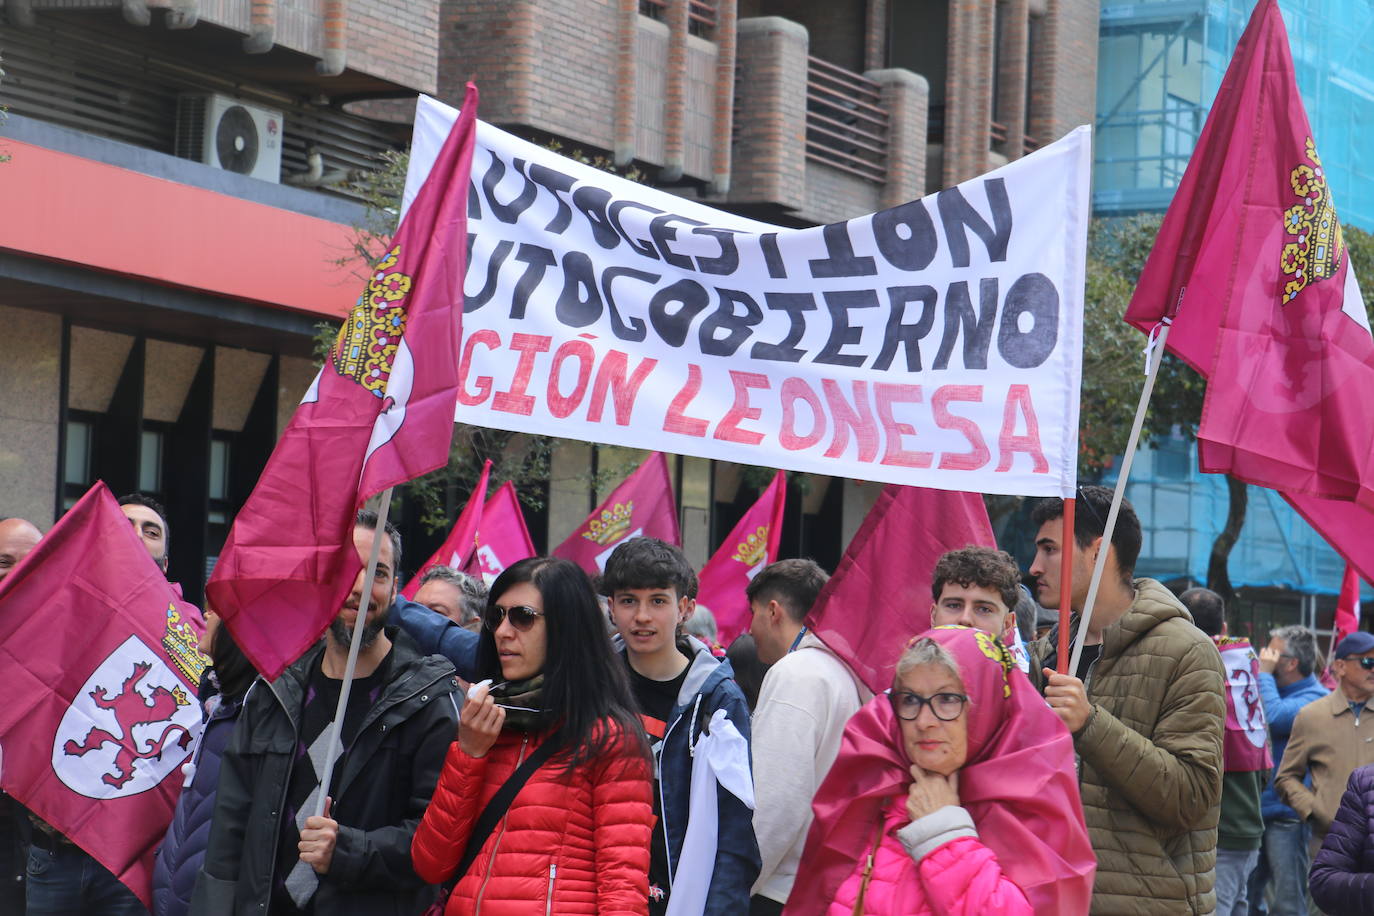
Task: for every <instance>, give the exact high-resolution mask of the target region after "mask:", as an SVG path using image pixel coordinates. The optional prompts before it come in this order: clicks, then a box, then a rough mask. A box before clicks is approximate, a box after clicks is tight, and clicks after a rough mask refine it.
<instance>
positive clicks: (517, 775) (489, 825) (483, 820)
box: [450, 735, 563, 886]
mask: <svg viewBox="0 0 1374 916" xmlns="http://www.w3.org/2000/svg"><path fill="white" fill-rule="evenodd" d="M562 743H563V742H562V740H561V738H560V737H559V736H558V735H553V736H552V737H550V738H549V739H548V740H546V741H545V742H544V743H543V744H541V745H539V747H537V748H535V749H534V753H533V754H530V755H529V756H528V757H526V758H525V762H524V763H522V764H520V767H519V768H518V769H517V770H516V771H515V772H514V773H512V774H511V776H510V778H509V779H507V780H506V781H505V782H504V783H502V784H501V788H499V789H497V790H496V794H495V795H493V796H492V797H491V800H490V801H488V802H487V804H486V807H484V808H483V809H482V813H481V814H479V815H478V816H477V822H476V823H475V824H474V825H473V827H472V833H470V834H468V844H467V847H466V848H464V850H463V858H462V860H461V861H459V863H458V870H457V871H456V872H454V873H453V877H452V878H451V879H450V881H451V883H452V884H453V885H455V886H456V885H457V884H458V882H459V881H460V880H462V877H463V875H465V874H467V871H468V869H469V868H471V867H472V863H473V860H475V859H476V858H477V853H479V852H481V851H482V847H483V846H484V845H485V844H486V842H487V837H489V836H491V832H492V831H493V830H495V829H496V825H497V824H498V823H500V821H501V818H503V817H505V816H506V812H507V811H508V810H510V804H511V802H513V801H515V796H516V795H517V794H518V793H519V792H520V790H521V788H523V787H524V785H525V783H526V782H528V781H529V778H530V777H531V776H533V775H534V771H535V770H537V769H539V768H540V767H541V766H543V765H544V763H545V762H547V761H548V759H549V758H550V757H552V756H553V755H554V754H556V753H558V750H559V747H560V746H561V745H562Z"/></svg>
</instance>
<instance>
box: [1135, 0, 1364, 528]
mask: <svg viewBox="0 0 1374 916" xmlns="http://www.w3.org/2000/svg"><path fill="white" fill-rule="evenodd" d="M1126 320H1127V321H1128V322H1130V323H1131V324H1133V325H1135V326H1136V327H1138V328H1140V329H1141V330H1144V331H1147V332H1148V331H1152V330H1153V329H1154V328H1155V327H1156V326H1157V325H1158V324H1160V323H1161V322H1168V321H1172V323H1173V327H1172V329H1171V331H1170V334H1169V339H1168V349H1170V350H1171V351H1173V352H1174V353H1176V354H1177V355H1178V356H1180V357H1181V358H1182V359H1184V360H1185V361H1186V362H1188V363H1189V364H1190V365H1192V366H1193V367H1194V368H1195V369H1197V370H1198V371H1199V372H1200V373H1202V374H1203V375H1204V376H1206V377H1207V379H1208V383H1207V394H1206V400H1205V402H1204V406H1203V411H1202V423H1201V426H1200V427H1199V430H1198V463H1199V467H1201V468H1202V470H1204V471H1208V472H1214V473H1229V474H1231V475H1233V476H1235V477H1237V478H1239V479H1242V480H1245V481H1248V482H1250V483H1254V484H1259V485H1261V486H1266V487H1271V488H1273V489H1276V490H1280V491H1283V492H1285V493H1288V494H1292V495H1303V496H1311V497H1318V498H1327V499H1341V500H1352V501H1357V502H1358V503H1359V504H1360V505H1361V506H1363V507H1364V508H1365V509H1370V510H1374V338H1371V336H1370V329H1369V320H1368V315H1367V313H1366V310H1365V305H1364V300H1363V298H1362V296H1361V294H1360V288H1359V284H1358V283H1357V282H1356V279H1355V273H1354V270H1353V269H1352V267H1351V263H1350V256H1349V252H1348V250H1347V248H1346V245H1345V241H1344V238H1343V233H1342V229H1341V225H1340V222H1339V220H1338V219H1337V215H1336V208H1335V205H1334V203H1333V201H1332V195H1331V190H1330V188H1329V186H1328V184H1327V174H1326V170H1325V168H1324V167H1323V164H1322V160H1321V158H1320V157H1319V156H1318V154H1317V146H1316V144H1315V142H1314V139H1313V136H1312V129H1311V126H1310V124H1309V123H1308V120H1307V114H1306V112H1305V111H1304V110H1303V105H1302V99H1301V97H1300V96H1299V94H1298V90H1297V84H1296V81H1295V79H1294V75H1293V61H1292V57H1291V54H1290V53H1289V48H1288V35H1287V32H1286V31H1285V29H1284V26H1283V16H1282V14H1281V13H1280V11H1279V7H1278V3H1277V2H1276V0H1261V2H1260V3H1258V4H1257V5H1256V7H1255V10H1254V13H1253V14H1252V16H1251V18H1250V23H1249V25H1248V26H1247V27H1246V30H1245V33H1244V34H1243V35H1242V36H1241V39H1240V42H1239V44H1238V45H1237V46H1236V51H1235V55H1234V57H1233V58H1232V60H1231V65H1230V67H1229V68H1228V70H1227V72H1226V76H1225V78H1224V79H1223V81H1222V85H1221V89H1220V90H1219V91H1218V93H1217V97H1216V101H1215V102H1214V103H1213V106H1212V110H1211V113H1210V115H1209V116H1208V118H1207V124H1206V126H1205V127H1204V128H1203V131H1202V135H1201V137H1200V138H1199V140H1198V145H1197V148H1196V150H1195V151H1194V152H1193V156H1192V159H1191V160H1190V161H1189V164H1188V168H1187V170H1186V171H1185V173H1184V176H1183V180H1182V182H1180V184H1179V187H1178V191H1177V193H1176V194H1175V195H1174V199H1173V203H1172V204H1171V205H1170V207H1169V211H1168V213H1167V214H1166V215H1165V218H1164V223H1163V225H1162V226H1161V228H1160V231H1159V237H1158V239H1157V240H1156V242H1155V246H1154V249H1153V251H1152V252H1151V254H1150V258H1149V261H1148V263H1147V264H1146V267H1145V270H1144V272H1143V273H1142V274H1141V277H1140V280H1139V282H1138V284H1137V286H1136V291H1135V295H1134V297H1133V298H1132V300H1131V305H1130V308H1129V309H1128V310H1127V312H1126Z"/></svg>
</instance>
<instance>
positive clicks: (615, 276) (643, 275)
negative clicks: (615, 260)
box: [601, 267, 661, 343]
mask: <svg viewBox="0 0 1374 916" xmlns="http://www.w3.org/2000/svg"><path fill="white" fill-rule="evenodd" d="M621 277H630V278H632V279H635V280H643V281H644V282H645V283H648V284H651V285H652V284H654V283H657V282H658V281H659V280H660V279H661V275H660V274H651V273H649V272H648V271H646V270H635V269H634V268H633V267H608V268H606V269H605V270H604V271H602V273H601V295H602V298H604V299H605V300H606V311H607V312H609V313H610V316H611V332H612V333H614V334H615V336H616V337H618V338H620V339H621V340H629V341H633V342H635V343H638V342H639V341H641V340H643V339H644V338H645V337H647V336H648V333H649V332H648V329H647V327H646V326H645V324H644V319H643V318H635V317H632V318H630V320H629V321H625V320H623V319H622V318H621V317H620V309H619V307H618V306H617V305H616V304H615V297H614V296H612V295H611V283H612V281H614V280H619V279H620V278H621Z"/></svg>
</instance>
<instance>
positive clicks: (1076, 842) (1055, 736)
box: [787, 627, 1097, 916]
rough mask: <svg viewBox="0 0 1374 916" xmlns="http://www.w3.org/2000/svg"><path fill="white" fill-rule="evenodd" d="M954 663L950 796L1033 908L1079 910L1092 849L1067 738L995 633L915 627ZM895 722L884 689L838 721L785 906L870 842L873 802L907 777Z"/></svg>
mask: <svg viewBox="0 0 1374 916" xmlns="http://www.w3.org/2000/svg"><path fill="white" fill-rule="evenodd" d="M922 635H923V636H928V637H930V638H931V639H934V640H935V641H936V642H938V643H940V644H941V645H942V646H944V647H945V649H947V650H948V651H949V653H950V654H951V655H952V656H953V657H954V659H955V661H956V662H957V663H958V665H959V674H960V679H961V680H962V681H963V684H964V692H965V693H967V694H968V697H969V703H968V706H967V711H966V713H965V715H967V717H968V759H967V761H966V762H965V764H964V766H963V768H961V769H960V770H959V801H960V804H961V805H962V806H963V807H964V808H965V809H966V810H967V811H968V812H969V815H970V816H971V817H972V818H973V823H974V825H975V826H976V827H977V829H978V837H979V840H980V841H981V842H982V843H983V844H984V845H985V846H987V847H988V848H989V849H991V850H992V852H993V854H994V855H996V856H997V860H998V863H999V864H1000V865H1001V867H1002V871H1003V873H1004V874H1005V875H1006V876H1007V878H1009V879H1010V880H1011V881H1012V882H1013V883H1014V884H1016V886H1017V887H1019V888H1020V889H1021V891H1022V892H1023V893H1025V895H1026V899H1027V900H1028V901H1030V904H1031V906H1032V907H1034V909H1035V912H1037V913H1049V914H1056V916H1060V914H1064V916H1072V914H1081V913H1087V912H1088V904H1089V902H1090V900H1091V898H1092V887H1093V874H1094V872H1095V871H1096V869H1097V860H1096V857H1095V856H1094V854H1093V850H1092V844H1091V843H1090V842H1089V841H1088V830H1087V827H1086V826H1085V824H1084V823H1083V805H1082V801H1081V800H1080V798H1079V795H1078V775H1077V772H1076V770H1075V768H1074V752H1073V739H1072V738H1071V737H1070V735H1069V733H1068V731H1067V729H1065V728H1064V725H1063V723H1061V722H1060V721H1059V717H1058V716H1056V715H1055V714H1054V712H1053V711H1051V710H1050V708H1049V707H1048V706H1046V705H1045V701H1044V699H1043V698H1041V696H1040V694H1039V693H1037V692H1036V690H1035V688H1034V687H1032V686H1031V683H1030V681H1028V680H1027V679H1026V676H1025V675H1024V674H1022V673H1021V671H1020V670H1019V669H1017V668H1016V665H1015V662H1013V661H1012V659H1011V656H1010V654H1009V653H1008V652H1007V650H1006V648H1005V647H1004V646H1003V645H1002V642H1001V641H1000V640H999V639H997V638H996V637H995V636H991V635H989V634H987V633H983V632H981V631H979V630H973V629H970V628H968V627H936V628H935V629H933V630H929V631H927V632H926V633H924V634H922ZM910 766H911V761H910V760H908V759H907V755H906V750H905V746H904V744H903V741H902V731H901V722H900V721H899V720H898V719H897V716H896V714H895V713H894V712H893V710H892V704H891V702H890V700H889V699H888V696H887V695H886V694H879V695H878V696H876V697H874V698H873V699H872V700H870V701H869V702H868V703H867V704H866V705H864V706H863V707H862V708H861V709H860V710H859V711H858V712H857V713H855V714H854V717H853V718H851V719H850V720H849V724H848V725H847V726H846V727H845V731H844V737H843V739H842V742H841V745H840V753H839V756H838V757H837V758H836V760H835V764H834V766H832V767H831V768H830V772H829V774H828V775H827V776H826V778H825V781H824V782H823V783H821V787H820V790H819V791H818V792H817V793H816V798H815V801H814V804H813V805H812V808H813V810H814V813H815V820H814V821H813V822H812V824H811V830H810V832H809V833H808V834H807V837H806V848H805V851H804V853H803V854H802V859H801V865H800V867H799V868H798V870H797V880H796V883H795V884H794V885H793V887H792V893H791V895H790V898H789V899H790V901H792V902H791V903H789V905H788V907H787V912H788V913H789V914H804V913H811V912H817V913H819V912H822V911H823V910H824V907H825V906H826V905H828V904H829V902H830V901H831V900H833V899H834V898H835V895H836V893H837V892H838V890H839V888H840V886H841V885H842V884H843V883H844V881H845V879H846V878H848V877H849V876H850V875H851V874H853V873H854V871H855V870H856V869H857V868H858V867H859V864H860V860H861V859H862V857H863V856H864V855H865V853H866V852H867V851H868V846H869V844H870V842H871V841H872V836H873V830H874V826H875V824H876V823H877V818H878V817H879V812H880V811H881V810H882V809H883V808H884V807H885V806H886V805H887V804H888V803H889V802H890V800H891V799H893V798H894V797H899V796H904V795H905V794H906V793H907V790H908V788H909V787H910V785H911V774H910Z"/></svg>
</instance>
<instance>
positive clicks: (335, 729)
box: [315, 487, 393, 817]
mask: <svg viewBox="0 0 1374 916" xmlns="http://www.w3.org/2000/svg"><path fill="white" fill-rule="evenodd" d="M392 489H393V488H392V487H387V488H386V489H385V490H383V491H382V502H381V505H379V506H378V507H377V528H376V530H375V531H374V532H373V536H372V549H371V550H370V551H369V552H368V555H367V566H366V567H364V571H363V594H362V597H361V598H359V599H358V617H357V619H356V620H354V621H353V639H352V640H351V641H350V642H349V644H348V664H347V665H345V666H344V676H343V683H342V684H340V685H339V705H338V706H336V707H335V708H334V721H333V722H332V723H330V725H329V730H330V732H331V734H330V737H329V744H328V745H327V747H328V750H327V751H326V752H325V757H324V772H323V773H321V774H320V793H319V795H320V799H319V802H318V803H317V804H316V805H315V815H316V816H317V817H323V816H324V806H325V802H326V801H327V799H326V798H325V795H326V794H327V793H328V792H329V788H330V786H329V781H330V780H331V779H332V778H333V777H334V765H335V764H336V763H338V762H339V752H340V751H342V750H343V743H342V742H343V720H344V713H345V711H347V709H348V694H349V692H350V691H351V690H352V688H353V672H354V670H355V669H356V668H357V667H358V650H359V649H360V648H362V644H363V630H364V629H366V628H367V611H368V606H369V605H371V604H372V581H373V580H374V579H375V578H376V577H377V560H378V558H379V557H380V556H381V549H382V538H383V537H385V536H386V518H387V516H388V515H389V514H390V513H391V491H392Z"/></svg>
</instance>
